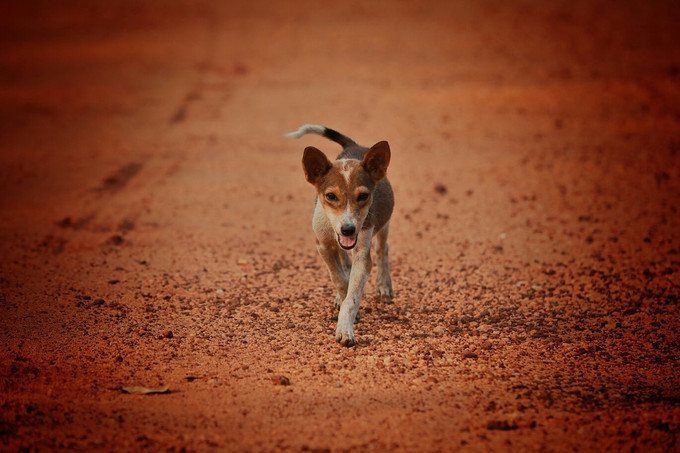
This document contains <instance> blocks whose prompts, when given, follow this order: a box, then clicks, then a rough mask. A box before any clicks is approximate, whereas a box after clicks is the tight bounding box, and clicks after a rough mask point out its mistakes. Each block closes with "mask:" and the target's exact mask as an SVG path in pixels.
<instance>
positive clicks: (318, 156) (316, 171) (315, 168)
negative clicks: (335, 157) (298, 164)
mask: <svg viewBox="0 0 680 453" xmlns="http://www.w3.org/2000/svg"><path fill="white" fill-rule="evenodd" d="M332 166H333V164H331V162H330V161H329V160H328V158H327V157H326V155H325V154H324V153H323V152H321V151H320V150H318V149H316V148H314V147H313V146H308V147H307V148H305V152H304V154H303V155H302V168H303V169H304V171H305V178H307V181H308V182H309V183H310V184H313V185H315V186H317V185H318V184H319V182H320V181H321V178H323V177H324V176H326V173H328V170H330V169H331V167H332Z"/></svg>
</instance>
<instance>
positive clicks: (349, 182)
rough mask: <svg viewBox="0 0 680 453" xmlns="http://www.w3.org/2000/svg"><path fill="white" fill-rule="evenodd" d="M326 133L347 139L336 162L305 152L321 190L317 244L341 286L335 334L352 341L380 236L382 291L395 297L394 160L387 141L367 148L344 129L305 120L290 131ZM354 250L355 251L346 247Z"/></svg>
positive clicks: (310, 176) (309, 173)
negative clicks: (391, 236) (391, 256)
mask: <svg viewBox="0 0 680 453" xmlns="http://www.w3.org/2000/svg"><path fill="white" fill-rule="evenodd" d="M309 133H314V134H319V135H322V136H324V137H326V138H328V139H330V140H333V141H334V142H337V143H339V144H340V145H342V147H343V150H342V152H341V153H340V154H339V155H338V157H337V158H336V160H335V162H331V161H330V160H328V158H327V157H326V155H325V154H324V153H323V152H321V151H320V150H318V149H317V148H314V147H312V146H308V147H307V148H305V151H304V154H303V156H302V167H303V169H304V172H305V177H306V178H307V181H308V182H309V183H311V184H312V185H313V186H314V187H315V188H316V191H317V197H316V206H315V208H314V217H313V219H312V228H313V229H314V233H315V234H316V248H317V250H318V251H319V255H321V257H322V258H323V260H324V261H325V262H326V265H327V266H328V272H329V273H330V276H331V280H332V282H333V284H334V285H335V287H336V288H337V291H338V292H337V295H336V296H335V306H336V308H339V310H340V311H339V313H338V326H337V328H336V329H335V339H336V340H337V341H338V342H339V343H341V344H342V345H344V346H353V345H354V344H355V343H356V340H355V337H354V326H353V324H354V321H355V319H356V318H357V316H358V314H359V303H360V302H361V295H362V293H363V290H364V285H365V284H366V281H367V280H368V276H369V274H370V272H371V267H372V262H371V254H370V250H371V241H372V239H373V237H374V236H375V237H376V244H375V252H376V261H377V268H378V275H377V289H378V296H379V297H380V299H381V300H382V301H383V302H385V303H390V302H391V301H392V295H393V294H392V279H391V278H390V268H389V264H388V261H387V251H388V246H387V235H388V233H389V226H390V216H391V215H392V209H393V207H394V194H393V193H392V186H390V183H389V181H388V180H387V178H385V173H386V172H387V166H388V165H389V163H390V146H389V145H388V144H387V142H385V141H381V142H378V143H376V144H375V145H373V146H372V147H371V148H364V147H362V146H359V145H357V144H356V143H355V142H354V140H352V139H350V138H349V137H346V136H344V135H342V134H340V133H339V132H336V131H334V130H332V129H328V128H326V127H324V126H320V125H317V124H305V125H304V126H302V127H300V129H298V130H297V131H295V132H291V133H289V134H286V137H290V138H299V137H302V136H303V135H305V134H309ZM350 250H351V251H352V257H351V258H350V256H349V255H348V253H347V251H350Z"/></svg>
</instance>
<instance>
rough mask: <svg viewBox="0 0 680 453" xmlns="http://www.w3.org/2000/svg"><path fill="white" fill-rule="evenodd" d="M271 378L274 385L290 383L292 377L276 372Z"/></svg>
mask: <svg viewBox="0 0 680 453" xmlns="http://www.w3.org/2000/svg"><path fill="white" fill-rule="evenodd" d="M270 379H271V381H272V383H273V384H274V385H290V379H288V378H287V377H286V376H284V375H282V374H275V375H273V376H272V377H270Z"/></svg>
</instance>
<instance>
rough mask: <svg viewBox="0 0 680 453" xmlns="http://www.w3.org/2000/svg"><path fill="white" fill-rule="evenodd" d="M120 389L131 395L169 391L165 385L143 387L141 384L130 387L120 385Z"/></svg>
mask: <svg viewBox="0 0 680 453" xmlns="http://www.w3.org/2000/svg"><path fill="white" fill-rule="evenodd" d="M120 390H121V391H122V392H123V393H129V394H132V395H151V394H157V393H159V394H160V393H170V387H168V386H167V385H166V386H165V387H159V388H152V387H143V386H134V385H133V386H130V387H121V388H120Z"/></svg>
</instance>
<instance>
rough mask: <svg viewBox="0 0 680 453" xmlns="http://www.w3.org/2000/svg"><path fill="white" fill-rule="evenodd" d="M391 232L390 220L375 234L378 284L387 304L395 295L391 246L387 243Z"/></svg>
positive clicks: (379, 295)
mask: <svg viewBox="0 0 680 453" xmlns="http://www.w3.org/2000/svg"><path fill="white" fill-rule="evenodd" d="M389 232H390V222H387V223H386V224H385V226H383V227H382V229H381V230H380V231H378V233H377V234H376V235H375V255H376V267H377V270H378V272H377V277H376V286H377V289H378V297H379V298H380V301H381V302H384V303H386V304H389V303H392V297H393V292H392V278H391V277H390V264H389V260H388V252H389V246H388V245H387V236H388V235H389Z"/></svg>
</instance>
